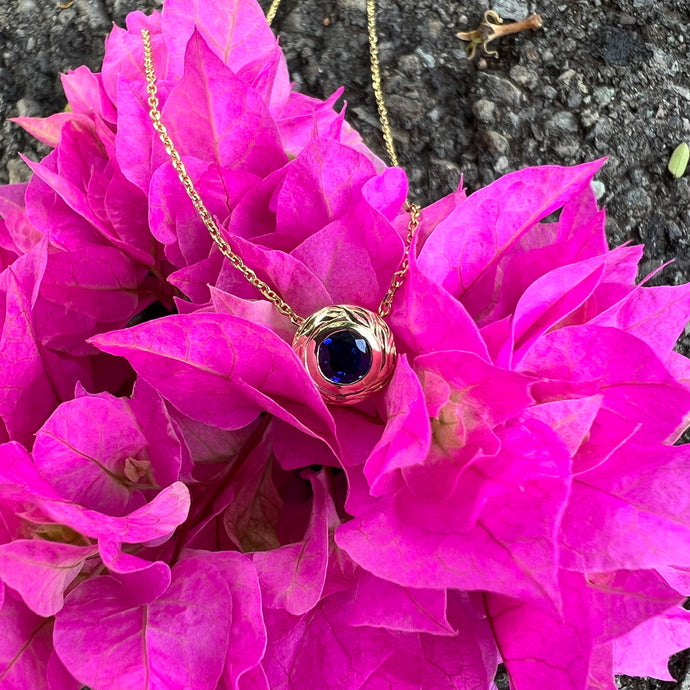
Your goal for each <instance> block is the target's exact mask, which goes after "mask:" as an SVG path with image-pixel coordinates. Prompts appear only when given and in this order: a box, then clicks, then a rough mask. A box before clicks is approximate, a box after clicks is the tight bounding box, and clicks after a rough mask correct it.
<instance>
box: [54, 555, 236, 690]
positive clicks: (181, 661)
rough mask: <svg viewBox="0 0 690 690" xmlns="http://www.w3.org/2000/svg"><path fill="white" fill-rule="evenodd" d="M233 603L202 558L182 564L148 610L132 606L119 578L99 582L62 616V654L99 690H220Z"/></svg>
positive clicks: (79, 593)
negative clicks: (140, 689)
mask: <svg viewBox="0 0 690 690" xmlns="http://www.w3.org/2000/svg"><path fill="white" fill-rule="evenodd" d="M219 593H220V595H221V596H220V597H219ZM229 601H230V590H229V587H228V583H227V582H226V580H225V578H224V577H222V575H221V573H220V572H219V571H218V570H216V569H215V568H209V567H208V566H207V564H206V562H205V560H204V559H198V558H194V557H192V558H188V559H185V560H183V561H181V562H180V563H178V564H177V565H176V566H175V568H174V569H173V580H172V584H171V585H170V587H169V588H168V590H167V591H166V592H165V593H164V594H162V595H161V596H160V597H159V598H158V599H157V600H156V601H154V602H152V603H150V604H146V605H139V604H136V603H130V601H129V600H128V596H127V592H126V589H125V590H124V591H123V586H122V585H120V584H119V583H118V582H117V580H115V579H114V578H112V577H110V576H104V577H99V578H95V579H92V580H89V581H87V582H83V583H82V584H80V585H79V586H78V587H77V588H76V589H75V590H74V591H73V592H72V593H71V594H70V595H69V596H68V597H67V600H66V602H65V607H64V608H63V609H62V611H61V612H60V613H59V614H58V616H56V619H55V633H54V643H55V649H56V651H57V653H58V655H59V656H60V659H61V661H62V662H63V663H64V665H65V667H66V668H67V669H68V670H69V671H70V673H72V674H73V675H74V676H75V677H76V678H78V679H79V681H80V682H82V683H86V684H88V685H90V686H93V687H104V686H105V687H109V688H113V690H120V689H122V690H125V688H131V687H133V686H135V687H150V688H151V689H152V690H157V689H160V690H174V689H179V690H183V689H184V690H213V689H214V688H215V687H216V684H217V683H218V680H219V678H220V675H221V673H222V671H223V664H224V661H225V650H226V649H227V645H228V639H229V629H230V620H231V607H230V605H229ZM220 602H222V605H220ZM190 630H194V632H195V634H194V635H190V634H189V631H190ZM94 658H98V659H99V663H98V664H94V663H93V659H94Z"/></svg>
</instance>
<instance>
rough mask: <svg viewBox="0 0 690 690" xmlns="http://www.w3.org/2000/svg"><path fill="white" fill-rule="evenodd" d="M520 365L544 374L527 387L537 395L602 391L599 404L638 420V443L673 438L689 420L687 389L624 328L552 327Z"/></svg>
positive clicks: (543, 398) (689, 394) (552, 396)
mask: <svg viewBox="0 0 690 690" xmlns="http://www.w3.org/2000/svg"><path fill="white" fill-rule="evenodd" d="M519 368H520V370H521V371H523V372H524V373H526V374H531V373H534V374H535V375H539V376H540V377H543V378H544V379H545V380H543V381H540V382H538V383H535V384H534V385H533V386H532V389H531V391H532V394H533V395H534V396H535V397H536V398H537V399H538V400H540V401H547V400H551V399H562V398H563V397H565V396H566V394H568V397H573V396H574V395H577V394H580V395H593V394H596V393H601V394H602V395H603V396H604V398H603V403H602V404H603V407H605V408H607V410H610V411H612V412H615V413H616V414H618V415H620V416H621V417H622V418H624V419H627V420H629V421H630V422H633V423H635V424H640V428H639V429H638V431H637V434H636V442H638V443H642V444H647V443H665V442H669V441H675V440H676V439H677V438H678V436H679V435H680V433H681V431H682V429H684V428H685V426H686V424H687V415H688V412H689V411H690V392H688V390H687V389H686V388H685V387H684V386H681V385H680V384H678V383H677V382H676V381H675V380H674V379H673V378H672V377H671V375H670V374H669V373H668V372H667V371H666V368H665V367H664V366H663V364H662V363H661V362H660V361H659V359H658V357H657V356H656V354H655V353H654V352H653V350H652V349H651V348H650V347H649V346H648V345H646V344H645V343H644V342H643V341H641V340H639V339H638V338H636V337H634V336H633V335H629V334H628V333H626V332H625V331H621V330H618V329H614V328H603V327H600V326H579V327H571V328H562V329H559V330H555V331H551V332H550V333H547V334H546V335H544V336H542V337H541V338H540V339H539V340H537V342H536V343H535V344H534V346H533V347H532V349H531V350H530V351H529V352H528V353H527V355H526V356H525V359H523V360H522V362H521V363H520V367H519Z"/></svg>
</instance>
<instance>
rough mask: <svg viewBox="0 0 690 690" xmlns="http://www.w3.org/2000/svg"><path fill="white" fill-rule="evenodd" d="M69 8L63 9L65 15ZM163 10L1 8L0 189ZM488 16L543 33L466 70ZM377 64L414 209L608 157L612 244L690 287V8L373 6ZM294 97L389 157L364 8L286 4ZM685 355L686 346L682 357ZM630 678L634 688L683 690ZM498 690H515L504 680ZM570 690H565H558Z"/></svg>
mask: <svg viewBox="0 0 690 690" xmlns="http://www.w3.org/2000/svg"><path fill="white" fill-rule="evenodd" d="M66 5H69V6H68V7H65V6H66ZM160 5H161V2H160V1H157V0H73V2H72V3H71V5H70V4H69V0H64V1H63V2H59V1H58V0H4V2H2V3H1V4H0V184H2V183H7V182H10V181H12V182H14V181H18V180H21V179H24V178H25V177H26V176H27V174H28V168H26V166H25V165H24V163H23V162H21V160H20V159H19V158H18V155H17V154H18V152H19V151H21V152H23V153H24V154H25V155H27V156H28V157H29V158H32V159H38V158H39V157H40V156H42V155H44V154H45V152H46V151H45V150H44V148H43V147H42V146H41V145H40V144H37V143H36V142H35V141H33V140H32V139H30V138H29V137H28V136H27V135H25V134H23V133H22V132H21V131H20V130H19V129H18V128H17V127H15V126H14V125H12V124H11V123H9V122H7V121H6V118H8V117H12V116H15V115H39V116H42V115H49V114H51V113H53V112H56V111H58V110H60V109H62V108H63V107H64V104H65V99H64V95H63V93H62V90H61V87H60V84H59V79H58V73H59V72H61V71H66V70H69V69H72V68H76V67H77V66H79V65H81V64H87V65H89V66H90V67H91V69H93V70H97V69H98V68H99V64H100V61H101V58H102V54H103V38H104V37H105V35H106V33H107V31H108V29H109V26H110V25H111V22H113V21H114V22H116V23H119V24H123V23H124V19H125V16H126V14H127V13H128V12H129V11H132V10H135V9H141V10H145V11H147V10H150V9H152V8H154V7H159V6H160ZM490 7H493V8H494V9H496V10H497V11H498V12H499V14H501V16H503V18H504V19H505V20H506V21H512V20H517V19H521V18H523V17H525V16H527V15H528V14H529V13H531V12H538V13H539V14H540V15H541V16H542V18H543V27H542V28H541V29H539V30H535V31H529V32H525V33H520V34H516V35H512V36H508V37H504V38H501V39H500V40H498V41H495V42H494V43H493V44H492V46H493V47H495V49H496V50H498V52H499V56H498V57H493V56H488V55H482V54H481V51H480V54H479V57H478V59H475V60H474V61H470V60H468V58H467V55H466V53H465V50H464V44H463V43H462V42H461V41H460V40H458V39H457V38H456V37H455V34H456V33H457V32H458V31H462V30H468V29H474V28H476V27H477V26H478V24H479V22H480V20H481V18H482V15H483V13H484V11H485V10H487V9H489V8H490ZM378 22H379V40H380V55H381V66H382V74H383V82H384V90H385V94H386V100H387V103H388V106H389V111H390V118H391V122H392V125H393V130H394V134H395V138H396V142H397V148H398V152H399V157H400V162H401V164H402V166H403V167H404V168H405V169H406V171H407V173H408V175H409V177H410V187H411V196H412V198H413V199H414V200H416V201H419V202H423V203H425V202H429V201H433V200H435V199H437V198H439V197H440V196H443V195H444V194H447V193H448V192H449V191H451V190H452V189H453V188H454V187H455V186H456V185H457V184H458V180H459V177H460V175H461V174H462V175H463V176H464V183H465V185H466V187H467V188H468V191H473V190H475V189H477V188H478V187H480V186H482V185H485V184H487V183H489V182H491V181H492V180H494V179H495V178H496V177H498V176H499V175H501V174H504V173H506V172H509V171H511V170H515V169H518V168H521V167H524V166H527V165H538V164H546V163H555V164H574V163H581V162H583V161H586V160H590V159H594V158H600V157H602V156H607V157H608V163H607V164H606V166H605V168H604V169H603V171H602V172H601V173H600V175H599V176H598V181H597V183H596V187H595V188H596V191H597V195H598V196H599V199H600V202H601V203H602V204H604V205H605V206H606V208H607V210H608V226H607V230H608V235H609V239H610V243H611V245H612V246H618V245H620V244H622V243H624V242H626V241H628V240H632V241H633V242H638V243H639V242H641V243H643V244H644V246H645V259H644V261H643V265H642V267H641V275H646V274H647V273H649V272H650V271H653V270H655V269H657V268H659V267H660V266H661V265H663V264H664V263H666V262H669V261H672V262H673V263H671V264H670V265H669V266H667V267H666V268H664V269H663V270H662V271H661V272H660V273H659V274H658V275H657V276H655V277H654V279H653V281H654V282H655V283H666V284H678V283H682V282H686V281H687V280H690V233H689V230H690V173H689V174H686V177H683V178H681V179H674V178H673V177H672V176H671V175H670V173H669V172H668V171H667V170H666V166H667V163H668V160H669V157H670V155H671V152H672V151H673V149H674V148H675V147H676V146H677V145H678V144H679V143H681V142H682V141H686V142H689V143H690V2H688V0H560V1H559V2H558V1H557V2H553V1H552V0H548V1H547V0H544V1H543V4H536V3H534V2H532V1H531V0H495V2H493V4H490V0H467V2H462V3H458V2H452V1H451V0H415V2H412V1H411V0H397V1H396V0H379V2H378ZM275 27H276V28H277V30H278V32H279V33H280V35H281V42H282V46H283V48H284V50H285V53H286V55H287V57H288V61H289V64H290V68H291V72H292V76H293V79H294V80H295V82H296V84H297V87H298V88H299V89H300V90H302V91H304V92H306V93H309V94H312V95H315V96H319V97H325V96H327V95H329V94H331V93H332V92H333V91H334V90H335V89H336V88H337V87H338V86H340V85H341V84H343V85H344V86H345V89H346V90H345V98H346V100H347V102H348V113H349V116H348V118H349V121H350V122H351V123H352V124H353V125H354V126H355V127H356V128H358V129H359V130H360V131H361V132H362V134H363V136H364V138H365V140H366V141H367V143H368V144H369V145H370V146H371V147H372V148H374V149H375V150H377V151H378V152H380V153H381V155H382V156H383V155H384V154H383V146H382V143H381V139H380V125H379V124H378V119H377V115H376V109H375V105H374V99H373V95H372V91H371V85H370V74H369V58H368V46H367V35H366V12H365V0H283V5H282V6H281V8H280V10H279V12H278V15H277V17H276V21H275ZM681 348H682V349H683V351H684V352H686V353H688V352H689V351H690V338H687V337H686V338H684V342H683V344H682V345H681ZM687 667H688V656H687V655H680V656H679V657H677V658H676V661H675V663H674V664H673V665H672V672H673V674H674V676H675V677H676V678H677V679H678V680H679V682H678V683H677V684H673V683H659V682H656V681H648V680H644V679H629V678H621V679H620V686H621V687H622V688H628V689H630V690H633V689H635V690H642V689H651V688H654V689H657V690H660V689H663V690H671V688H678V689H680V688H690V681H685V683H682V679H683V678H684V677H685V676H686V671H687ZM497 681H498V684H499V687H507V686H506V685H505V684H504V683H503V681H502V680H501V678H500V676H499V678H498V679H497ZM564 690H567V689H564Z"/></svg>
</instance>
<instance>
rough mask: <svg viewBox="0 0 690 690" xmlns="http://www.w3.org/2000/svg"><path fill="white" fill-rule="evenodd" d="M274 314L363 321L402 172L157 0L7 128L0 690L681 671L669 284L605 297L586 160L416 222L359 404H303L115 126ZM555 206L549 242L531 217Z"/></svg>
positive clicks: (215, 29)
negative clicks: (246, 272)
mask: <svg viewBox="0 0 690 690" xmlns="http://www.w3.org/2000/svg"><path fill="white" fill-rule="evenodd" d="M142 29H148V30H149V31H150V32H151V38H152V45H153V51H154V60H155V63H156V67H157V72H158V88H159V97H160V101H161V110H162V119H163V122H164V123H165V124H166V126H167V128H168V130H169V132H170V135H171V137H172V140H173V141H174V142H175V145H176V147H177V148H178V149H179V151H180V153H181V155H182V158H183V160H184V162H185V165H186V167H187V169H188V171H189V173H190V175H191V177H192V179H193V182H194V185H195V186H196V188H197V190H198V192H199V194H200V195H201V197H202V199H203V200H204V202H205V204H206V206H207V207H208V208H209V210H210V211H211V213H213V215H214V216H215V217H216V218H217V219H218V222H219V225H220V226H221V228H222V230H223V232H224V234H225V236H226V237H227V238H228V240H229V241H230V242H231V244H232V246H233V248H234V249H235V250H236V251H237V252H238V253H239V254H240V255H241V256H242V258H243V259H244V261H245V262H246V263H247V264H248V265H249V266H251V267H253V268H254V269H255V270H256V271H257V273H258V274H259V277H260V278H262V279H263V280H265V281H266V282H267V283H268V284H269V285H271V286H272V287H273V288H274V289H275V290H276V291H278V292H279V293H280V295H281V296H282V297H283V298H284V299H285V300H286V301H287V302H288V303H289V304H290V305H291V306H292V307H293V308H294V309H295V310H296V311H297V312H298V313H300V314H304V315H307V314H310V313H312V312H314V311H316V310H317V309H320V308H322V307H324V306H327V305H331V304H357V305H360V306H363V307H366V308H369V309H373V310H375V309H376V307H377V305H378V303H379V301H380V300H381V297H382V296H383V295H384V294H385V292H386V289H387V287H388V285H389V283H390V280H391V276H392V275H393V273H394V271H395V270H396V269H397V267H398V265H399V263H400V261H401V258H402V254H403V246H404V243H403V238H404V236H405V233H406V226H407V214H406V213H405V212H404V210H403V204H404V200H405V198H406V195H407V183H406V178H405V175H404V173H403V172H402V171H401V170H399V169H395V168H386V167H385V166H384V165H383V164H382V163H381V161H380V160H379V159H377V158H376V157H375V156H374V155H373V154H372V153H371V152H370V151H369V150H368V149H366V147H365V146H364V145H363V144H362V142H361V139H360V138H359V136H358V135H357V134H356V132H354V131H353V130H352V129H351V128H350V127H349V126H348V125H347V124H346V122H345V121H344V114H343V113H342V112H340V113H338V112H336V111H335V110H334V109H333V105H334V103H335V101H336V100H337V98H338V97H339V95H340V93H339V92H338V93H336V94H334V96H333V98H332V99H329V100H328V101H326V102H322V101H317V100H314V99H311V98H307V97H305V96H303V95H300V94H298V93H295V92H293V91H292V90H291V87H290V83H289V79H288V76H287V70H286V66H285V61H284V58H283V55H282V53H281V51H280V49H279V47H278V44H277V41H276V39H275V38H274V36H273V35H272V33H271V31H270V29H269V28H268V26H267V25H266V23H265V20H264V18H263V14H262V13H261V9H260V8H259V6H258V5H257V4H255V3H254V1H253V0H203V2H202V1H201V0H167V2H166V4H165V7H164V9H163V11H162V13H160V14H158V13H154V14H153V15H152V16H144V15H143V14H141V13H134V14H132V15H130V17H129V18H128V25H127V29H120V28H115V29H114V30H113V32H112V34H111V35H110V37H109V38H108V41H107V46H106V56H105V60H104V63H103V70H102V72H101V73H99V74H94V73H91V72H90V71H89V70H87V69H86V68H80V69H78V70H76V71H75V72H72V73H70V74H69V75H67V76H65V77H64V88H65V92H66V94H67V97H68V99H69V104H70V109H69V110H68V111H67V112H64V113H59V114H56V115H53V116H52V117H48V118H46V119H33V118H20V119H19V120H18V122H19V124H20V125H21V126H23V127H24V128H25V129H27V130H28V131H29V132H31V133H33V134H34V135H35V136H36V137H37V138H38V139H40V140H41V141H43V142H45V143H47V144H49V145H50V146H51V147H52V148H53V151H52V152H51V153H50V154H49V155H48V156H47V157H46V158H45V159H43V160H42V161H41V162H40V163H37V164H35V163H31V162H29V164H30V165H31V167H32V169H33V172H34V175H33V177H32V179H31V181H30V182H29V183H28V184H20V185H10V186H6V187H2V188H0V216H1V217H2V220H0V261H1V262H2V268H3V270H2V272H1V273H0V294H1V295H2V301H1V302H0V318H2V320H3V326H2V333H1V336H0V352H1V353H2V361H3V367H2V371H1V372H0V377H1V378H2V385H0V441H1V442H2V444H1V445H0V629H2V631H3V634H2V636H1V637H2V639H1V640H0V687H2V688H8V690H9V689H12V688H26V687H31V688H50V690H77V689H78V688H80V687H82V686H84V685H86V686H88V687H90V688H92V689H93V690H130V689H132V688H149V689H151V690H175V689H179V690H214V689H216V688H217V689H218V690H255V689H256V690H260V689H264V690H266V689H268V688H270V689H275V690H277V689H279V688H295V689H299V690H309V689H312V688H313V689H314V690H322V689H323V688H342V689H343V690H358V689H360V688H362V689H367V690H378V689H379V688H380V689H383V688H396V690H420V689H425V690H427V689H428V690H431V689H432V688H433V689H440V688H448V689H450V688H461V689H466V690H470V689H472V690H475V689H477V690H480V689H482V688H483V689H485V690H488V689H489V688H491V687H492V684H493V678H494V675H495V673H496V668H497V664H498V663H499V662H500V661H502V662H504V663H505V665H506V668H507V671H508V674H509V676H510V679H511V683H512V687H513V688H514V689H515V690H534V688H543V689H546V690H550V689H553V690H556V689H559V690H561V689H562V688H568V689H569V690H585V689H586V688H599V689H607V690H611V689H613V688H614V687H615V685H614V682H613V674H614V673H616V672H625V673H629V674H634V675H652V676H656V677H659V678H668V677H669V676H668V672H667V670H666V661H667V658H668V656H669V655H670V654H671V653H673V652H675V651H677V650H679V649H682V648H683V647H686V646H690V625H689V620H690V615H689V614H688V612H686V611H685V610H684V609H683V608H682V607H681V604H682V602H683V600H684V596H685V595H688V594H690V500H689V499H688V496H687V491H686V489H685V488H684V483H685V482H686V479H687V476H688V472H689V471H690V450H688V448H687V447H686V446H677V445H674V443H675V442H676V441H677V440H678V438H679V436H680V435H681V433H682V431H683V430H684V428H685V426H686V425H687V423H688V414H690V366H689V363H688V360H687V359H686V358H684V357H683V356H681V355H679V354H678V353H676V352H675V351H674V350H673V347H674V343H675V340H676V338H677V336H678V334H679V333H680V332H682V330H683V328H684V326H685V324H686V322H687V320H688V318H689V317H690V287H688V286H676V287H646V286H645V285H644V284H640V285H636V283H635V279H636V275H637V263H638V261H639V259H640V257H641V250H640V248H638V247H632V246H624V247H620V248H618V249H614V250H612V251H609V250H608V248H607V245H606V240H605V236H604V214H603V212H602V211H600V210H598V208H597V206H596V202H595V199H594V196H593V194H592V191H591V188H590V181H591V179H592V176H593V175H594V174H595V173H596V171H597V169H598V168H599V167H600V164H601V163H600V162H595V163H588V164H584V165H580V166H577V167H573V168H561V167H541V168H532V169H527V170H523V171H521V172H517V173H512V174H509V175H507V176H505V177H504V178H502V179H500V180H498V181H497V182H495V183H494V184H492V185H490V186H489V187H487V188H485V189H482V190H480V191H478V192H476V193H474V194H472V195H471V196H469V197H466V195H465V194H464V192H463V191H462V189H460V190H459V191H457V192H455V193H453V194H450V195H449V196H447V197H446V198H444V199H441V200H440V201H438V202H437V203H435V204H433V205H432V206H430V207H428V208H425V209H423V210H422V214H421V226H420V233H419V237H418V242H417V246H416V251H415V252H413V254H412V256H411V261H410V271H409V274H408V278H407V280H406V282H405V284H404V285H403V287H402V288H401V289H400V291H399V293H398V295H397V296H396V300H395V303H394V306H393V311H392V313H391V316H390V320H389V323H390V325H391V328H392V330H393V332H394V334H395V338H396V342H397V345H398V350H399V351H400V352H401V356H400V358H399V360H398V364H397V367H396V370H395V373H394V376H393V379H392V381H391V383H390V384H389V385H388V387H387V388H386V389H385V390H384V391H382V392H381V393H379V394H377V396H375V397H374V398H373V399H372V400H371V401H368V402H366V403H362V404H359V405H357V406H351V407H329V406H327V405H326V404H325V403H324V402H323V400H322V399H321V397H320V395H319V394H318V393H317V391H316V389H315V388H314V386H313V383H312V382H311V380H310V379H309V377H308V375H307V373H306V372H305V371H304V369H303V367H302V366H301V364H300V362H299V360H298V358H297V356H296V355H295V353H294V352H293V350H292V348H291V346H290V343H291V341H292V337H293V334H294V327H293V326H292V325H291V323H290V321H289V320H288V319H287V318H286V317H284V316H281V315H280V314H279V313H278V311H277V310H276V309H275V308H274V307H273V306H272V305H271V304H270V303H269V302H267V301H265V300H263V299H261V296H260V295H259V294H258V293H257V292H256V291H255V289H254V288H253V287H252V286H251V285H250V284H249V283H247V282H246V281H245V280H244V278H243V277H242V276H241V274H239V273H238V272H237V271H236V270H235V269H233V268H232V267H231V266H230V265H229V264H228V262H227V261H225V260H224V259H223V257H222V255H221V253H220V251H219V250H218V248H217V247H216V246H215V245H214V243H213V241H212V240H211V238H210V237H209V234H208V231H207V230H206V228H205V226H204V224H203V223H202V221H201V220H200V219H199V217H198V215H197V213H196V211H195V210H194V207H193V205H192V203H191V201H190V200H189V198H188V197H187V195H186V193H185V191H184V188H183V187H182V185H181V183H180V180H179V179H178V175H177V173H176V172H175V170H174V169H173V167H172V165H171V163H170V159H169V156H168V155H167V153H166V152H165V150H164V148H163V146H162V145H161V143H160V141H159V139H158V136H157V134H156V133H155V131H154V129H153V127H152V124H151V120H150V117H149V113H148V104H147V93H146V79H145V75H144V66H143V64H144V59H143V45H142V39H141V30H142ZM556 212H559V215H558V219H557V220H552V221H548V222H547V221H545V220H544V219H546V218H547V217H553V214H554V213H556Z"/></svg>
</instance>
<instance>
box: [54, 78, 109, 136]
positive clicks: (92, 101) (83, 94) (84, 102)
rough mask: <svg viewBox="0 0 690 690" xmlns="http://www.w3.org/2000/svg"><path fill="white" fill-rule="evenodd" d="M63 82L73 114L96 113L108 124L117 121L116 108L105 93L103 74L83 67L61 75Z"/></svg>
mask: <svg viewBox="0 0 690 690" xmlns="http://www.w3.org/2000/svg"><path fill="white" fill-rule="evenodd" d="M61 81H62V88H63V89H64V90H65V96H67V100H68V101H69V105H70V108H71V110H72V112H73V113H82V114H84V115H91V114H93V113H96V114H98V115H100V116H101V117H102V118H103V119H104V120H106V121H107V122H112V123H115V122H116V121H117V114H116V111H115V106H114V105H113V102H112V101H111V100H110V98H109V97H108V94H107V93H106V91H105V87H104V85H103V76H102V75H101V74H94V73H93V72H91V70H90V69H89V68H88V67H85V66H82V67H77V69H75V70H71V71H70V72H68V73H67V74H63V75H61ZM58 115H60V113H58ZM53 117H55V116H53Z"/></svg>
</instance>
